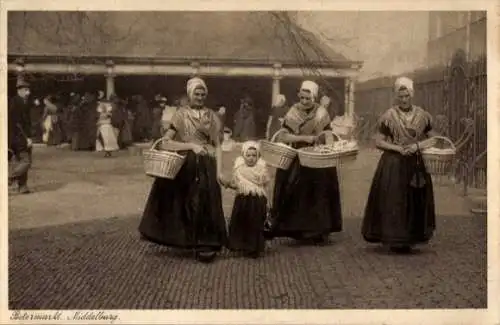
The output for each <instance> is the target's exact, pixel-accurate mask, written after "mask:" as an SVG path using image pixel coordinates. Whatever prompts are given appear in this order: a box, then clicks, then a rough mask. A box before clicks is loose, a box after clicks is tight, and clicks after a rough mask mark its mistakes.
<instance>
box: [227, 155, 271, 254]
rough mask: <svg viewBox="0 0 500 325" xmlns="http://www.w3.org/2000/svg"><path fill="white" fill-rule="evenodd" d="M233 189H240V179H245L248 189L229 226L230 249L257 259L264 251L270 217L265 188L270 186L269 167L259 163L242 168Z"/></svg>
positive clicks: (238, 200)
mask: <svg viewBox="0 0 500 325" xmlns="http://www.w3.org/2000/svg"><path fill="white" fill-rule="evenodd" d="M233 178H234V182H233V185H235V186H236V187H238V184H241V183H239V182H238V179H240V178H244V182H245V183H246V184H250V186H251V187H252V188H253V191H250V190H248V187H247V188H246V189H247V190H245V188H243V187H240V188H239V189H238V194H237V195H236V198H235V200H234V205H233V210H232V213H231V221H230V223H229V248H230V249H231V250H234V251H240V252H243V253H246V254H251V255H253V256H254V257H257V256H258V255H259V254H260V253H262V252H263V251H264V248H265V238H264V223H265V221H266V217H267V198H266V195H265V185H266V184H267V183H268V182H269V176H268V173H267V167H266V165H265V163H264V161H262V160H260V161H259V163H258V164H257V165H256V166H254V167H248V166H243V167H242V168H241V169H239V170H237V171H235V172H234V177H233Z"/></svg>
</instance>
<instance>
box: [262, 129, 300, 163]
mask: <svg viewBox="0 0 500 325" xmlns="http://www.w3.org/2000/svg"><path fill="white" fill-rule="evenodd" d="M279 133H280V131H278V132H276V133H275V134H274V135H273V136H272V137H271V139H270V141H267V140H261V141H260V151H261V154H262V159H263V160H264V161H265V162H266V163H267V164H268V165H270V166H272V167H275V168H279V169H284V170H287V169H288V168H290V166H291V165H292V162H293V160H294V159H295V157H297V151H296V150H295V149H294V148H292V147H290V146H288V145H286V144H284V143H278V142H275V140H276V137H277V136H278V135H279Z"/></svg>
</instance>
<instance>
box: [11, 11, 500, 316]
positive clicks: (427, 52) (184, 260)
mask: <svg viewBox="0 0 500 325" xmlns="http://www.w3.org/2000/svg"><path fill="white" fill-rule="evenodd" d="M477 7H478V9H477V10H451V8H453V6H450V10H427V11H423V10H418V11H414V10H408V11H401V10H385V11H380V10H377V11H375V10H372V11H369V10H349V11H348V10H345V11H334V10H305V8H304V10H245V11H243V10H239V11H225V10H217V11H201V9H196V10H192V11H174V10H170V11H166V10H157V11H153V10H150V11H140V10H135V11H130V10H127V11H126V10H120V7H119V6H118V8H115V10H114V11H97V10H90V11H83V10H82V11H79V10H78V11H77V10H72V11H66V10H59V11H54V10H43V11H42V10H26V11H20V10H8V11H7V12H6V13H5V14H4V17H6V19H7V22H6V24H5V25H6V27H7V31H6V36H7V38H6V42H5V43H6V52H7V54H6V60H7V62H6V66H5V68H6V70H7V71H6V73H5V75H4V76H5V78H6V79H7V80H6V82H5V85H6V89H5V90H6V92H5V105H6V106H7V107H6V108H5V109H4V110H3V111H4V113H5V114H4V113H2V114H4V115H3V116H4V121H5V126H4V127H2V128H5V129H6V132H5V133H4V134H5V136H6V137H7V139H6V140H5V142H2V143H3V144H2V145H5V147H4V148H5V149H4V150H5V151H7V152H8V160H7V162H6V163H5V165H6V168H5V172H6V174H3V175H4V176H3V177H4V178H6V179H8V182H5V184H6V185H5V188H6V191H5V196H6V197H8V198H6V199H5V202H7V203H8V218H5V220H6V225H5V226H4V227H6V228H7V230H6V231H5V233H8V239H7V240H6V242H8V244H7V246H6V247H5V248H4V253H5V254H4V256H5V260H6V262H7V265H8V266H7V268H8V275H7V279H8V302H7V306H5V308H6V311H7V312H6V313H5V314H6V316H4V317H6V320H10V321H11V322H13V323H18V324H19V323H24V322H27V323H35V322H39V321H44V322H54V323H62V322H80V323H82V322H85V323H118V322H119V321H120V317H119V313H118V311H120V310H137V311H140V310H149V311H155V310H156V311H161V310H219V311H224V310H226V311H229V310H242V311H256V310H267V311H271V310H274V311H276V310H278V311H279V310H281V311H286V310H296V311H297V310H298V311H300V310H304V311H305V310H318V311H320V310H322V311H326V310H359V311H362V310H408V309H419V310H445V309H452V310H459V309H471V310H472V309H474V310H486V309H487V308H492V306H491V305H490V304H488V290H487V289H488V286H489V283H488V258H487V253H488V252H487V251H488V249H487V246H488V245H487V243H488V240H487V235H488V227H487V226H488V224H489V223H488V222H487V217H488V202H487V197H488V196H487V192H488V191H487V188H488V181H491V179H490V180H488V172H487V165H488V164H487V160H488V156H487V155H488V146H487V143H488V140H487V138H488V133H487V132H488V127H487V124H488V118H487V115H488V114H489V113H488V114H487V111H488V94H489V91H488V71H487V70H488V53H489V52H488V50H487V49H488V46H489V45H488V33H487V29H488V28H487V25H488V20H489V19H490V17H491V12H490V11H487V8H486V7H484V8H481V7H480V6H479V5H478V6H477ZM116 9H118V10H116ZM388 9H389V8H388ZM496 19H498V18H496ZM488 32H489V30H488ZM497 33H498V31H497ZM497 38H498V36H497ZM497 42H498V39H497ZM490 72H491V71H490ZM490 154H491V153H490ZM495 166H497V165H495ZM490 178H491V177H490ZM7 188H8V190H7ZM495 195H497V194H495ZM6 210H7V208H6ZM490 212H491V210H490ZM4 287H5V288H7V286H4ZM493 308H494V307H493ZM68 311H71V312H68ZM221 319H222V318H221ZM485 319H486V318H485ZM121 320H124V318H123V319H121ZM202 321H203V319H202ZM332 321H333V320H332ZM367 321H368V319H367ZM262 323H264V321H262ZM481 323H482V322H481Z"/></svg>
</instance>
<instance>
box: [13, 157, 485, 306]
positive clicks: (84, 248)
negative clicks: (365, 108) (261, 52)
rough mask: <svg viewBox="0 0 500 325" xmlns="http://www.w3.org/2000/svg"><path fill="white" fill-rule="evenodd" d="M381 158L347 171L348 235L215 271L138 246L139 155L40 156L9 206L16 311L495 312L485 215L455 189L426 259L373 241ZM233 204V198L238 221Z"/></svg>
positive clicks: (280, 245) (442, 194) (282, 247)
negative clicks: (369, 212)
mask: <svg viewBox="0 0 500 325" xmlns="http://www.w3.org/2000/svg"><path fill="white" fill-rule="evenodd" d="M226 156H227V158H225V160H226V161H225V163H224V166H225V167H226V168H228V167H230V166H231V158H232V157H231V156H234V155H226ZM377 159H378V154H377V153H376V152H374V151H369V150H365V151H363V153H362V154H361V156H360V159H358V162H357V163H356V164H355V165H353V166H351V167H349V169H348V170H346V171H345V172H342V173H341V180H342V181H343V185H342V197H343V202H342V203H343V210H344V216H345V230H344V232H342V233H340V234H334V235H332V236H331V244H330V245H328V246H325V247H310V246H304V247H299V246H296V245H295V244H294V243H293V242H289V241H287V240H275V241H273V242H271V243H270V244H269V247H268V250H267V253H266V255H265V256H264V257H263V258H261V259H258V260H247V259H244V258H240V257H238V256H235V255H233V254H232V253H229V252H224V253H223V254H222V256H220V258H219V259H217V260H216V262H215V263H213V264H210V265H204V264H200V263H197V262H195V261H194V260H193V259H192V258H190V257H191V253H190V252H179V251H172V250H167V249H165V248H159V247H156V246H154V245H151V244H148V243H146V242H142V241H140V240H139V238H138V233H137V226H138V223H139V218H140V212H141V210H142V208H143V204H144V198H145V196H146V195H147V191H148V188H149V185H150V180H148V179H147V178H146V177H145V176H144V175H143V174H142V172H141V158H140V157H134V156H127V155H126V153H119V154H118V157H116V158H111V159H104V158H101V156H100V155H97V154H95V153H88V152H80V153H75V152H69V151H64V150H63V151H61V150H59V151H57V150H54V149H44V150H39V151H38V152H36V155H35V163H34V168H33V172H32V177H31V184H32V187H33V189H34V190H35V191H36V192H35V193H34V194H31V195H26V196H21V195H13V196H12V197H10V199H9V211H10V212H9V228H10V234H9V307H10V308H11V309H30V308H36V309H38V308H41V309H66V308H74V309H87V308H88V309H113V308H119V309H134V308H138V309H148V308H166V309H168V308H485V307H486V220H485V219H484V218H483V219H482V218H477V217H471V216H470V215H468V214H467V212H466V211H467V210H466V207H465V206H464V203H463V201H462V200H461V198H460V197H458V196H457V195H456V194H455V193H454V192H453V190H452V189H451V188H450V187H447V186H436V197H437V211H438V214H439V217H438V220H437V221H438V230H437V232H436V236H435V238H434V239H433V241H432V242H431V244H430V245H428V246H425V247H422V248H421V250H420V251H418V252H417V254H413V255H410V256H397V255H390V254H387V253H385V252H383V251H381V250H380V249H378V248H377V247H372V246H369V245H367V244H365V243H364V242H363V241H362V238H361V236H360V222H361V219H360V217H361V216H362V211H363V208H364V201H365V200H366V195H367V191H368V188H369V185H370V181H371V177H372V176H373V170H374V168H375V166H376V163H377ZM231 201H232V194H231V192H224V206H225V209H226V213H227V214H228V213H229V209H230V208H231ZM186 257H187V258H186Z"/></svg>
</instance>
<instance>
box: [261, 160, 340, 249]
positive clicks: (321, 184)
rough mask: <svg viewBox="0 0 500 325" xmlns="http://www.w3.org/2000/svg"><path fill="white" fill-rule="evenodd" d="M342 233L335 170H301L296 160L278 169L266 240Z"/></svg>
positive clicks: (302, 168)
mask: <svg viewBox="0 0 500 325" xmlns="http://www.w3.org/2000/svg"><path fill="white" fill-rule="evenodd" d="M340 231H342V210H341V204H340V189H339V181H338V175H337V169H336V168H335V167H333V168H323V169H313V168H307V167H302V166H301V165H300V163H299V160H298V158H296V159H295V161H294V162H293V163H292V166H291V167H290V168H289V169H288V170H281V169H278V170H277V172H276V180H275V186H274V197H273V207H272V211H271V226H270V230H268V231H266V237H268V238H273V237H290V238H294V239H314V238H321V237H323V240H324V237H325V236H327V235H328V234H330V233H332V232H340Z"/></svg>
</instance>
